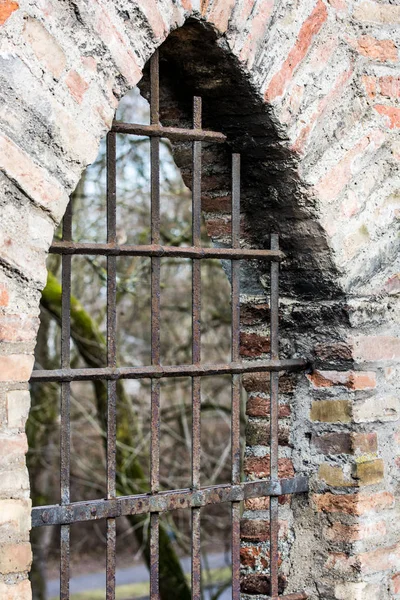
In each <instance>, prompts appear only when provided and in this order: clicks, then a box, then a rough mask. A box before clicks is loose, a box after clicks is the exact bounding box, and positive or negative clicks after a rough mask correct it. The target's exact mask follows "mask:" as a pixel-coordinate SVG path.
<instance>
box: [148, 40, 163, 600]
mask: <svg viewBox="0 0 400 600" xmlns="http://www.w3.org/2000/svg"><path fill="white" fill-rule="evenodd" d="M159 108H160V89H159V60H158V50H156V51H155V53H154V54H153V56H152V57H151V59H150V125H153V126H156V127H159V126H160V115H159ZM150 178H151V182H150V186H151V190H150V196H151V243H152V244H159V243H160V138H159V137H156V136H154V137H152V138H151V140H150ZM160 272H161V259H160V258H159V257H156V256H152V257H151V284H150V285H151V364H152V366H158V365H160V294H161V283H160ZM160 391H161V390H160V380H159V379H154V378H153V379H152V380H151V439H150V440H151V441H150V490H151V492H152V493H153V494H157V493H158V492H159V490H160ZM159 519H160V517H159V515H158V513H156V512H154V513H151V514H150V600H158V598H159V594H160V582H159V576H160V574H159V533H160V520H159Z"/></svg>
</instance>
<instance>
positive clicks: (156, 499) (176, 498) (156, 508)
mask: <svg viewBox="0 0 400 600" xmlns="http://www.w3.org/2000/svg"><path fill="white" fill-rule="evenodd" d="M306 492H308V478H307V477H303V476H297V477H293V478H291V479H280V480H279V481H268V480H265V479H263V480H259V481H244V482H241V483H240V484H238V485H229V484H224V485H214V486H209V487H204V488H199V489H198V490H192V489H184V490H169V491H166V492H158V493H157V494H151V493H149V494H137V495H132V496H117V497H116V498H112V499H110V500H108V499H107V498H101V499H99V500H89V501H87V502H73V503H71V504H68V505H59V504H55V505H51V506H36V507H34V508H33V509H32V525H33V526H34V527H41V526H46V525H63V524H68V523H76V522H82V521H98V520H100V519H107V518H115V517H122V516H126V515H143V514H149V513H164V512H169V511H171V510H178V509H181V508H182V509H190V508H193V507H201V506H207V505H209V504H221V503H224V502H240V501H242V500H246V499H248V498H260V497H263V496H284V495H289V494H302V493H306Z"/></svg>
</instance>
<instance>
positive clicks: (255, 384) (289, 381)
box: [242, 373, 296, 394]
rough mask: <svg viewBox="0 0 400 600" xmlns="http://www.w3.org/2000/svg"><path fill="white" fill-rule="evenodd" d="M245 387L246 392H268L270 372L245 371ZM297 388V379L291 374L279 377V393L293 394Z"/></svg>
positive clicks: (243, 378) (243, 379)
mask: <svg viewBox="0 0 400 600" xmlns="http://www.w3.org/2000/svg"><path fill="white" fill-rule="evenodd" d="M242 383H243V387H244V389H245V390H246V392H248V393H250V392H255V393H266V394H267V393H268V392H269V385H270V375H269V373H244V374H243V377H242ZM295 389H296V380H295V379H293V378H292V377H290V376H285V375H283V376H281V377H279V393H280V394H293V393H294V391H295Z"/></svg>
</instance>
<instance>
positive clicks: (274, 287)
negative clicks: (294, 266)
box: [269, 233, 279, 598]
mask: <svg viewBox="0 0 400 600" xmlns="http://www.w3.org/2000/svg"><path fill="white" fill-rule="evenodd" d="M278 248H279V237H278V235H277V234H275V233H273V234H271V250H278ZM270 285H271V300H270V341H271V360H278V358H279V264H278V263H277V262H272V263H271V280H270ZM278 386H279V373H277V372H273V373H271V375H270V478H271V481H276V480H277V479H278V455H279V445H278V411H279V406H278ZM278 506H279V504H278V497H277V496H271V498H270V501H269V518H270V572H271V573H270V577H271V596H272V598H275V597H276V598H277V597H278V568H279V567H278V565H279V525H278Z"/></svg>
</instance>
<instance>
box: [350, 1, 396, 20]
mask: <svg viewBox="0 0 400 600" xmlns="http://www.w3.org/2000/svg"><path fill="white" fill-rule="evenodd" d="M354 17H355V18H356V19H358V20H359V21H366V22H370V23H382V24H384V23H389V24H391V23H398V22H399V21H400V6H397V5H394V4H390V3H389V2H371V1H370V0H366V1H364V2H360V4H358V5H356V7H355V9H354Z"/></svg>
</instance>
